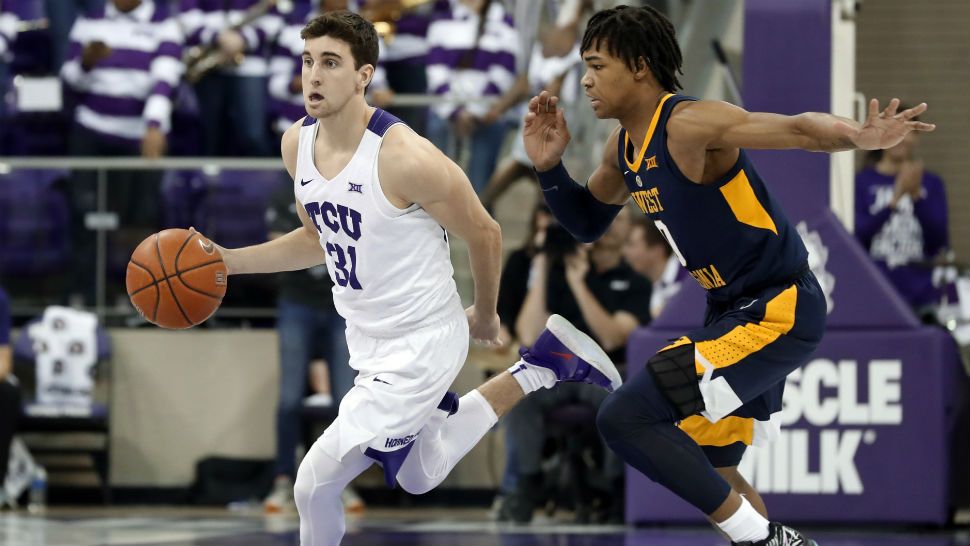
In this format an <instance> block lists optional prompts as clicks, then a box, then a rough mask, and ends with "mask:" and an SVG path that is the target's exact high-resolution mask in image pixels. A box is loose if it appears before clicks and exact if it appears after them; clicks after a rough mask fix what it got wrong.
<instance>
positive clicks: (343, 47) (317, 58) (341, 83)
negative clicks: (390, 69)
mask: <svg viewBox="0 0 970 546" xmlns="http://www.w3.org/2000/svg"><path fill="white" fill-rule="evenodd" d="M302 61H303V75H302V81H303V103H304V105H305V106H306V111H307V113H308V114H310V116H312V117H315V118H322V117H326V116H328V115H331V114H333V113H335V112H339V111H340V110H341V109H342V108H343V106H344V105H345V104H347V101H349V100H350V99H351V98H352V97H354V96H355V95H358V94H360V95H362V94H363V93H364V89H366V87H367V84H368V83H370V80H371V77H372V76H373V75H374V67H373V66H371V65H369V64H366V65H363V66H361V67H360V68H359V69H357V68H354V57H353V54H352V53H351V51H350V44H348V43H346V42H344V41H342V40H337V39H336V38H332V37H330V36H323V37H320V38H310V39H309V40H306V42H305V45H304V51H303V56H302Z"/></svg>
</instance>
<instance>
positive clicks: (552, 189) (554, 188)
mask: <svg viewBox="0 0 970 546" xmlns="http://www.w3.org/2000/svg"><path fill="white" fill-rule="evenodd" d="M540 189H541V190H542V191H554V190H558V189H559V186H553V187H551V188H543V187H541V186H540Z"/></svg>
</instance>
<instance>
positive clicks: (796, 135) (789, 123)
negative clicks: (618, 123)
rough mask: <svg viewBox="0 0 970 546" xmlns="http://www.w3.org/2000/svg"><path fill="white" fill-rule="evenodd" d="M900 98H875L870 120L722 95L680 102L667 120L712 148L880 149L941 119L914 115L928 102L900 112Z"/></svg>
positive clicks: (675, 135)
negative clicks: (759, 108) (739, 102)
mask: <svg viewBox="0 0 970 546" xmlns="http://www.w3.org/2000/svg"><path fill="white" fill-rule="evenodd" d="M898 108H899V99H893V100H892V101H890V102H889V105H888V106H887V107H886V109H885V110H882V111H880V110H879V101H877V100H876V99H872V101H871V102H870V103H869V114H868V117H867V118H866V121H865V123H861V124H860V123H858V122H856V121H853V120H851V119H847V118H842V117H839V116H834V115H832V114H824V113H818V112H806V113H803V114H798V115H795V116H785V115H781V114H769V113H765V112H748V111H746V110H744V109H742V108H739V107H737V106H734V105H732V104H728V103H726V102H719V101H697V102H694V103H686V104H685V105H684V106H683V107H682V108H679V109H678V110H677V111H676V112H675V115H674V116H672V117H671V118H670V121H669V122H668V123H667V132H668V134H669V135H670V138H672V139H674V140H676V141H679V142H681V143H684V144H686V145H688V146H691V147H693V146H698V145H704V146H705V149H707V150H718V149H725V148H753V149H768V150H783V149H802V150H809V151H815V152H839V151H843V150H855V149H861V150H876V149H883V148H891V147H893V146H895V145H896V144H899V142H900V141H902V140H903V137H905V136H906V135H907V134H909V133H910V132H911V131H923V132H927V131H932V130H934V129H935V128H936V125H933V124H931V123H923V122H920V121H915V120H913V118H914V117H916V116H918V115H920V114H922V113H923V112H925V111H926V108H927V106H926V103H922V104H919V105H918V106H915V107H913V108H910V109H908V110H903V111H902V112H897V109H898Z"/></svg>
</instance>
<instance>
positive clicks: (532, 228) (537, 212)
mask: <svg viewBox="0 0 970 546" xmlns="http://www.w3.org/2000/svg"><path fill="white" fill-rule="evenodd" d="M553 221H554V220H553V217H552V213H551V212H549V207H547V206H546V204H545V202H544V201H539V202H538V203H536V206H535V208H534V209H533V210H532V218H531V221H530V222H529V233H528V234H527V235H526V238H525V244H523V245H522V246H521V247H520V248H517V249H515V250H513V251H512V253H511V254H509V257H508V259H506V260H505V266H504V267H503V268H502V280H501V282H500V284H499V291H498V316H499V319H500V320H501V324H502V329H501V332H500V333H499V341H501V342H502V347H507V346H508V345H510V344H512V343H518V344H520V345H521V344H522V343H521V342H520V341H519V340H520V338H519V335H518V333H517V332H516V329H515V324H516V322H517V321H518V319H519V312H521V311H522V305H523V303H524V302H525V297H526V295H527V294H528V293H529V270H530V269H531V268H532V260H533V259H534V258H535V257H536V255H537V254H538V253H539V251H540V249H541V248H542V246H543V244H545V241H546V230H547V229H548V227H549V224H551V223H552V222H553Z"/></svg>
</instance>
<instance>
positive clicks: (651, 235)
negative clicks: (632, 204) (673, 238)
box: [633, 216, 674, 256]
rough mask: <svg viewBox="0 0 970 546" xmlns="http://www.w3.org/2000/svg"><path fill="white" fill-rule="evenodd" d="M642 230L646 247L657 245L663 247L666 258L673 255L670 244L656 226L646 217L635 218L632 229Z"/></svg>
mask: <svg viewBox="0 0 970 546" xmlns="http://www.w3.org/2000/svg"><path fill="white" fill-rule="evenodd" d="M638 227H639V228H643V242H644V243H645V244H646V245H647V246H648V247H654V246H657V245H663V247H664V252H665V253H666V254H667V256H670V255H671V254H673V253H674V251H673V249H672V248H670V243H669V242H668V241H667V238H666V237H664V234H663V233H661V232H660V230H659V229H657V225H656V224H654V223H653V222H652V221H650V219H649V218H647V217H646V216H637V217H636V218H635V219H634V220H633V228H638Z"/></svg>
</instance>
